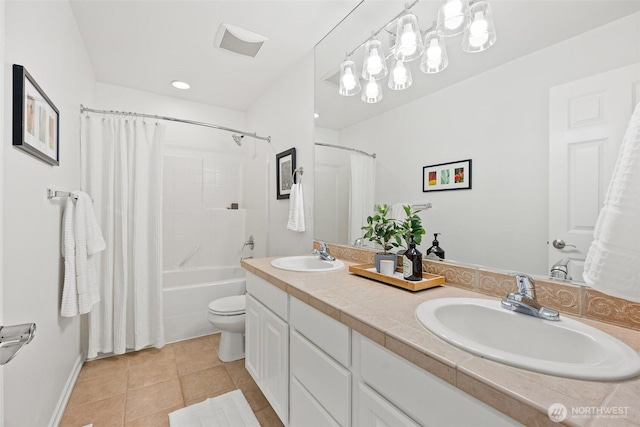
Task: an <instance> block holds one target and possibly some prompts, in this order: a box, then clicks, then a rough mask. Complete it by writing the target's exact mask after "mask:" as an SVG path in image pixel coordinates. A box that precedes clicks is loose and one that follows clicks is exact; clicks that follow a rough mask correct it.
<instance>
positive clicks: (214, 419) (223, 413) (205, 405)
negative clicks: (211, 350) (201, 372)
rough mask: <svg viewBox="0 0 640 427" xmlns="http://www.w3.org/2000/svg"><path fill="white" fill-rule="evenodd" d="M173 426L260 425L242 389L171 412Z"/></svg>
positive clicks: (224, 426)
mask: <svg viewBox="0 0 640 427" xmlns="http://www.w3.org/2000/svg"><path fill="white" fill-rule="evenodd" d="M169 425H170V426H171V427H260V423H259V422H258V419H257V418H256V416H255V415H254V413H253V411H252V410H251V406H249V402H247V399H246V398H245V397H244V394H243V393H242V391H241V390H234V391H230V392H229V393H225V394H223V395H221V396H218V397H212V398H209V399H207V400H205V401H204V402H200V403H196V404H194V405H189V406H187V407H186V408H182V409H178V410H177V411H174V412H171V413H170V414H169Z"/></svg>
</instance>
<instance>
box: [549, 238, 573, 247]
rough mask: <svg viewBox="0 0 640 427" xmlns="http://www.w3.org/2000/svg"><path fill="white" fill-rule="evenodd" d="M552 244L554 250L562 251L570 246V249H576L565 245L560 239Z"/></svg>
mask: <svg viewBox="0 0 640 427" xmlns="http://www.w3.org/2000/svg"><path fill="white" fill-rule="evenodd" d="M552 244H553V247H554V248H556V249H564V248H566V247H567V246H571V247H572V248H575V247H576V245H569V244H567V243H565V242H564V240H562V239H556V240H554V241H553V243H552Z"/></svg>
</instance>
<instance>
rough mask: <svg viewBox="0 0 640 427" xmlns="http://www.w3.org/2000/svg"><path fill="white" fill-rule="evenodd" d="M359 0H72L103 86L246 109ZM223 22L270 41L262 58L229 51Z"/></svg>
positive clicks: (72, 6)
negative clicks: (219, 42) (222, 39)
mask: <svg viewBox="0 0 640 427" xmlns="http://www.w3.org/2000/svg"><path fill="white" fill-rule="evenodd" d="M359 2H360V0H324V1H314V0H288V1H273V0H257V1H245V0H232V1H219V0H198V1H185V0H172V1H166V0H165V1H155V0H129V1H113V0H71V8H72V10H73V14H74V16H75V19H76V22H77V24H78V28H79V30H80V34H81V36H82V39H83V40H84V43H85V47H86V50H87V52H88V55H89V58H90V60H91V63H92V65H93V69H94V72H95V76H96V79H97V80H98V81H99V82H101V83H108V84H112V85H118V86H124V87H128V88H134V89H139V90H143V91H147V92H152V93H157V94H161V95H168V96H172V97H176V98H181V99H186V100H190V101H196V102H201V103H206V104H211V105H216V106H219V107H224V108H229V109H233V110H238V111H246V110H247V109H248V108H249V107H250V106H251V105H252V104H253V103H254V102H255V100H256V99H257V98H259V97H260V96H261V95H262V94H263V93H264V92H265V91H266V90H267V88H268V87H269V86H271V85H272V84H273V83H274V82H275V81H277V80H278V79H279V78H281V77H282V76H283V75H284V73H285V72H286V71H287V69H288V68H289V67H291V66H293V65H294V64H296V63H297V62H298V61H299V60H300V59H301V58H302V57H304V55H306V54H308V53H309V52H310V51H311V50H312V49H313V47H314V46H315V45H316V43H318V42H319V41H320V40H321V39H322V37H323V36H324V35H326V34H327V33H328V32H329V31H331V29H332V28H333V27H334V26H335V25H336V24H337V23H338V22H339V21H340V20H341V19H342V18H343V17H344V16H345V15H347V14H348V13H349V11H351V10H352V9H353V8H354V7H355V6H357V5H358V3H359ZM223 22H224V23H227V24H231V25H234V26H237V27H241V28H244V29H246V30H249V31H252V32H255V33H258V34H260V35H263V36H265V37H267V38H268V39H269V40H268V41H267V42H266V43H265V44H264V46H263V47H262V49H261V50H260V51H259V52H258V54H257V56H256V57H255V58H249V57H246V56H240V55H237V54H234V53H230V52H228V51H224V50H221V49H219V48H217V47H215V46H214V40H215V36H216V32H217V30H218V27H219V25H220V24H221V23H223ZM172 80H182V81H186V82H188V83H189V84H190V85H191V89H189V90H179V89H175V88H174V87H172V86H171V84H170V82H171V81H172Z"/></svg>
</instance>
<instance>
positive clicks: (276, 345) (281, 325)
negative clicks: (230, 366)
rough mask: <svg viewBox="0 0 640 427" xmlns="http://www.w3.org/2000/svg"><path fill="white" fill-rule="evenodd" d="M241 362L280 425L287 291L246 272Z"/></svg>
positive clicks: (285, 395) (284, 414)
mask: <svg viewBox="0 0 640 427" xmlns="http://www.w3.org/2000/svg"><path fill="white" fill-rule="evenodd" d="M245 318H246V326H245V366H246V368H247V371H249V373H250V374H251V376H252V377H253V379H254V380H255V382H256V384H258V386H259V387H260V390H262V393H263V394H264V396H265V397H266V398H267V400H268V401H269V403H270V404H271V407H273V410H274V411H275V412H276V414H278V416H279V417H280V420H282V422H283V424H284V425H287V424H288V415H289V324H288V318H289V310H288V295H287V293H286V292H284V291H282V290H280V289H278V288H276V287H275V286H273V285H271V284H270V283H268V282H266V281H265V280H263V279H261V278H259V277H257V276H255V275H253V274H249V273H248V274H247V307H246V317H245Z"/></svg>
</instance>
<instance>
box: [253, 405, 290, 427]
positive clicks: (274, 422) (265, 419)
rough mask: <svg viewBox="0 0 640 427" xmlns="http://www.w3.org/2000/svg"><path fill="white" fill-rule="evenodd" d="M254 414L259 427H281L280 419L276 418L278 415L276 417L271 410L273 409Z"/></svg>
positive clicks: (265, 409)
mask: <svg viewBox="0 0 640 427" xmlns="http://www.w3.org/2000/svg"><path fill="white" fill-rule="evenodd" d="M255 414H256V418H257V419H258V422H259V423H260V426H261V427H282V426H283V424H282V421H280V418H278V415H276V413H275V411H274V410H273V408H271V406H268V407H266V408H264V409H261V410H260V411H257V412H256V413H255Z"/></svg>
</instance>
